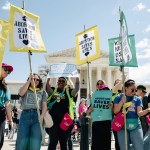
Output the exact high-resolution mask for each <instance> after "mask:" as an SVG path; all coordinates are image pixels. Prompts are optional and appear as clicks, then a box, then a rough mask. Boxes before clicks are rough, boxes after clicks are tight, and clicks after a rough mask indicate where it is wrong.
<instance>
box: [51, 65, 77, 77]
mask: <svg viewBox="0 0 150 150" xmlns="http://www.w3.org/2000/svg"><path fill="white" fill-rule="evenodd" d="M49 70H50V71H49V77H50V78H56V77H79V74H78V70H77V66H76V65H75V64H67V63H58V64H52V65H50V69H49Z"/></svg>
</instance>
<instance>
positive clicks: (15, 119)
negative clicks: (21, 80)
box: [12, 106, 18, 131]
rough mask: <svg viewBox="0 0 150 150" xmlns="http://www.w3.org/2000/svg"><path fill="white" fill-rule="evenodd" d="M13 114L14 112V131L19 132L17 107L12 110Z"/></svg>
mask: <svg viewBox="0 0 150 150" xmlns="http://www.w3.org/2000/svg"><path fill="white" fill-rule="evenodd" d="M12 112H13V125H14V126H13V129H14V130H16V131H17V116H18V113H17V107H16V106H14V107H13V109H12Z"/></svg>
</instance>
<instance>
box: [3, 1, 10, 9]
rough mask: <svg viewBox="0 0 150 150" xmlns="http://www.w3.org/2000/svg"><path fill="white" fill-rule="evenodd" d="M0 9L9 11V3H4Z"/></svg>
mask: <svg viewBox="0 0 150 150" xmlns="http://www.w3.org/2000/svg"><path fill="white" fill-rule="evenodd" d="M2 9H4V10H10V3H9V2H8V1H6V3H5V4H4V5H3V6H2Z"/></svg>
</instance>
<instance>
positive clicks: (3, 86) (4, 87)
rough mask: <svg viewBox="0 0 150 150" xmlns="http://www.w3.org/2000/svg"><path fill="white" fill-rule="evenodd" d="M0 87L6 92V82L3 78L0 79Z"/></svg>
mask: <svg viewBox="0 0 150 150" xmlns="http://www.w3.org/2000/svg"><path fill="white" fill-rule="evenodd" d="M0 88H1V89H2V90H3V91H4V93H6V92H7V84H6V82H5V80H4V79H3V80H0Z"/></svg>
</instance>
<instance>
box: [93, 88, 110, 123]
mask: <svg viewBox="0 0 150 150" xmlns="http://www.w3.org/2000/svg"><path fill="white" fill-rule="evenodd" d="M111 101H112V91H111V90H102V91H95V92H94V93H93V95H92V101H91V102H92V107H93V109H94V111H93V112H92V113H91V117H92V121H93V122H94V121H104V120H112V110H111V108H109V107H108V104H109V103H110V102H111Z"/></svg>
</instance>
